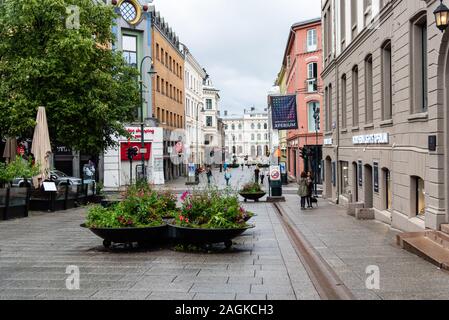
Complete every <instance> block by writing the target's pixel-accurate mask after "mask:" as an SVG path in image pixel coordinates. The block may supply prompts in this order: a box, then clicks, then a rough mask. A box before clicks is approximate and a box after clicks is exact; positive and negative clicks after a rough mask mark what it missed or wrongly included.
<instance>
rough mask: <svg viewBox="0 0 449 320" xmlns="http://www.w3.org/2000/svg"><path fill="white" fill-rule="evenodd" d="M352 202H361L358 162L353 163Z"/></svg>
mask: <svg viewBox="0 0 449 320" xmlns="http://www.w3.org/2000/svg"><path fill="white" fill-rule="evenodd" d="M352 202H359V177H358V174H357V162H353V163H352Z"/></svg>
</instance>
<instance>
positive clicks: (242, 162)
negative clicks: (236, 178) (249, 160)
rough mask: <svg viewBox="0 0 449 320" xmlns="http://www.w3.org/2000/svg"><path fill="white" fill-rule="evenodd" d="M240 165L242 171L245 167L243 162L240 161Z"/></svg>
mask: <svg viewBox="0 0 449 320" xmlns="http://www.w3.org/2000/svg"><path fill="white" fill-rule="evenodd" d="M241 166H242V171H243V169H244V168H245V164H244V163H243V162H242V164H241Z"/></svg>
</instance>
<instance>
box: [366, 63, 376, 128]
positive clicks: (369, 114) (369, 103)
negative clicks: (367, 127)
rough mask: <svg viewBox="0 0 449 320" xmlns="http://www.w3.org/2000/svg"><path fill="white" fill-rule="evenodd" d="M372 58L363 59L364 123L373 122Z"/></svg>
mask: <svg viewBox="0 0 449 320" xmlns="http://www.w3.org/2000/svg"><path fill="white" fill-rule="evenodd" d="M373 113H374V111H373V56H372V55H369V56H368V57H366V59H365V122H366V123H367V124H371V123H372V122H373V116H374V114H373Z"/></svg>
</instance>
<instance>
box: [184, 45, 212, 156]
mask: <svg viewBox="0 0 449 320" xmlns="http://www.w3.org/2000/svg"><path fill="white" fill-rule="evenodd" d="M183 52H184V56H185V65H184V70H185V74H184V86H185V91H184V92H185V119H186V120H185V121H186V123H185V128H186V146H187V148H188V149H189V150H188V152H187V154H188V159H187V161H188V162H189V163H196V164H204V141H205V139H204V121H203V120H202V115H201V110H202V109H203V108H204V92H203V89H204V88H203V83H204V80H205V78H206V72H205V71H204V69H203V68H202V67H201V65H200V64H199V63H198V61H197V60H196V59H195V57H194V56H193V55H192V54H191V53H190V51H189V49H188V48H187V47H186V46H184V50H183Z"/></svg>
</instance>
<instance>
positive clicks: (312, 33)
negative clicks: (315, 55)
mask: <svg viewBox="0 0 449 320" xmlns="http://www.w3.org/2000/svg"><path fill="white" fill-rule="evenodd" d="M317 43H318V40H317V33H316V29H311V30H308V31H307V52H311V51H316V49H317Z"/></svg>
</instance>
